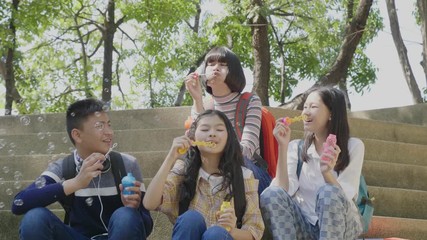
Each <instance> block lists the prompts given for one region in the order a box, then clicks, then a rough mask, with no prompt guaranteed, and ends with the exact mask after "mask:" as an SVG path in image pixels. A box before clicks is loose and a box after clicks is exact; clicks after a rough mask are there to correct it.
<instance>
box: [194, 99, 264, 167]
mask: <svg viewBox="0 0 427 240" xmlns="http://www.w3.org/2000/svg"><path fill="white" fill-rule="evenodd" d="M240 96H241V94H240V93H237V92H232V93H230V94H229V95H227V96H223V97H216V96H211V95H209V96H207V97H206V98H205V99H204V108H205V109H216V110H219V111H221V112H223V113H225V114H226V115H227V117H228V119H230V121H231V123H232V125H233V127H234V128H235V123H234V118H235V114H236V108H237V103H238V102H239V98H240ZM261 106H262V104H261V100H260V99H259V97H258V96H257V95H255V94H254V95H253V96H252V98H251V99H250V101H249V104H248V111H247V114H246V119H245V127H244V128H243V134H242V139H241V141H240V145H241V147H242V151H243V155H244V156H245V157H247V158H249V159H253V154H254V153H255V152H256V153H259V134H260V128H261ZM191 115H192V117H193V118H195V117H197V115H198V113H197V112H196V111H195V109H194V106H193V108H192V109H191Z"/></svg>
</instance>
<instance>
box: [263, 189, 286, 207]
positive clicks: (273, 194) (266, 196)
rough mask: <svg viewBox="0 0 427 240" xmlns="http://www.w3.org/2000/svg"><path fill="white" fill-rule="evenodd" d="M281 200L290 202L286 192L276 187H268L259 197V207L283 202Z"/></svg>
mask: <svg viewBox="0 0 427 240" xmlns="http://www.w3.org/2000/svg"><path fill="white" fill-rule="evenodd" d="M283 200H291V197H290V196H289V195H288V194H287V193H286V191H285V190H284V189H283V188H281V187H277V186H270V187H268V188H266V189H265V190H264V191H263V192H262V193H261V195H260V205H261V206H267V205H269V204H271V203H273V202H277V201H279V202H283Z"/></svg>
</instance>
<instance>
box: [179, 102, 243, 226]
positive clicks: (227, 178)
mask: <svg viewBox="0 0 427 240" xmlns="http://www.w3.org/2000/svg"><path fill="white" fill-rule="evenodd" d="M215 115H216V116H218V117H219V118H220V119H221V120H222V121H223V122H224V124H225V127H226V130H227V133H228V138H227V142H226V144H225V146H224V150H223V154H222V156H221V158H220V161H219V166H218V169H219V173H218V174H219V175H220V176H222V177H223V182H222V185H221V188H220V189H221V191H223V190H228V191H229V192H230V194H231V196H232V197H234V208H235V212H236V217H237V219H238V223H237V225H238V227H240V226H241V219H242V217H243V215H244V213H245V211H246V198H245V186H244V180H243V171H242V166H243V165H244V163H243V155H242V151H241V149H240V144H239V141H238V140H237V137H236V133H235V132H234V129H233V126H232V125H231V122H230V120H229V119H228V118H227V116H226V115H225V114H224V113H223V112H221V111H218V110H206V111H205V112H203V113H201V114H200V115H199V116H198V117H197V119H196V120H195V121H194V122H193V124H192V125H191V127H190V131H189V137H190V138H193V139H194V133H195V131H196V128H197V126H198V123H199V121H200V120H201V119H203V118H204V117H206V116H215ZM184 161H185V170H184V176H185V177H184V181H183V182H182V183H181V185H180V186H179V194H180V196H179V200H180V203H179V214H180V215H181V214H182V213H184V212H185V211H187V209H188V206H189V205H190V202H191V200H192V199H193V198H194V195H195V193H196V185H197V178H198V175H199V169H200V167H201V166H202V160H201V155H200V151H199V149H198V148H197V147H190V149H189V151H188V152H187V155H186V157H185V159H184ZM239 219H240V223H239Z"/></svg>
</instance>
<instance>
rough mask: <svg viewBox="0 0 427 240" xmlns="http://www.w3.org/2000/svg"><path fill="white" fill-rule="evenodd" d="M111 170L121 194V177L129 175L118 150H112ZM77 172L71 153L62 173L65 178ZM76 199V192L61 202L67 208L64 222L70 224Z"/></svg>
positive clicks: (63, 164) (66, 159)
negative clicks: (71, 211) (72, 207)
mask: <svg viewBox="0 0 427 240" xmlns="http://www.w3.org/2000/svg"><path fill="white" fill-rule="evenodd" d="M110 161H111V171H112V172H113V176H114V182H115V183H116V189H117V193H118V195H120V188H119V184H120V183H121V179H122V178H123V177H124V176H126V175H127V173H126V169H125V165H124V163H123V158H122V155H121V154H120V153H118V152H114V151H111V152H110ZM76 174H77V171H76V163H75V162H74V154H70V155H68V156H67V157H65V158H64V161H63V163H62V175H63V177H64V179H65V180H67V179H71V178H73V177H75V176H76ZM73 201H74V193H72V194H70V195H68V196H66V197H65V200H64V201H63V202H61V205H62V207H63V208H64V210H65V216H64V223H65V224H67V225H69V224H70V210H71V206H72V204H73Z"/></svg>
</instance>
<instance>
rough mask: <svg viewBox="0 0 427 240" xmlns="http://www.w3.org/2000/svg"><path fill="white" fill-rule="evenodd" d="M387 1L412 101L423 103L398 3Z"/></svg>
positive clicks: (394, 37) (392, 29) (395, 41)
mask: <svg viewBox="0 0 427 240" xmlns="http://www.w3.org/2000/svg"><path fill="white" fill-rule="evenodd" d="M386 3H387V12H388V17H389V19H390V29H391V35H392V36H393V40H394V45H395V46H396V50H397V53H398V55H399V60H400V65H401V66H402V69H403V75H404V77H405V80H406V83H407V84H408V87H409V91H410V92H411V94H412V101H413V102H414V103H422V102H423V98H422V96H421V92H420V89H419V87H418V84H417V81H415V77H414V73H413V72H412V68H411V63H410V62H409V59H408V52H407V50H406V47H405V44H404V43H403V39H402V35H401V34H400V29H399V20H398V18H397V13H396V5H395V4H394V0H386Z"/></svg>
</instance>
